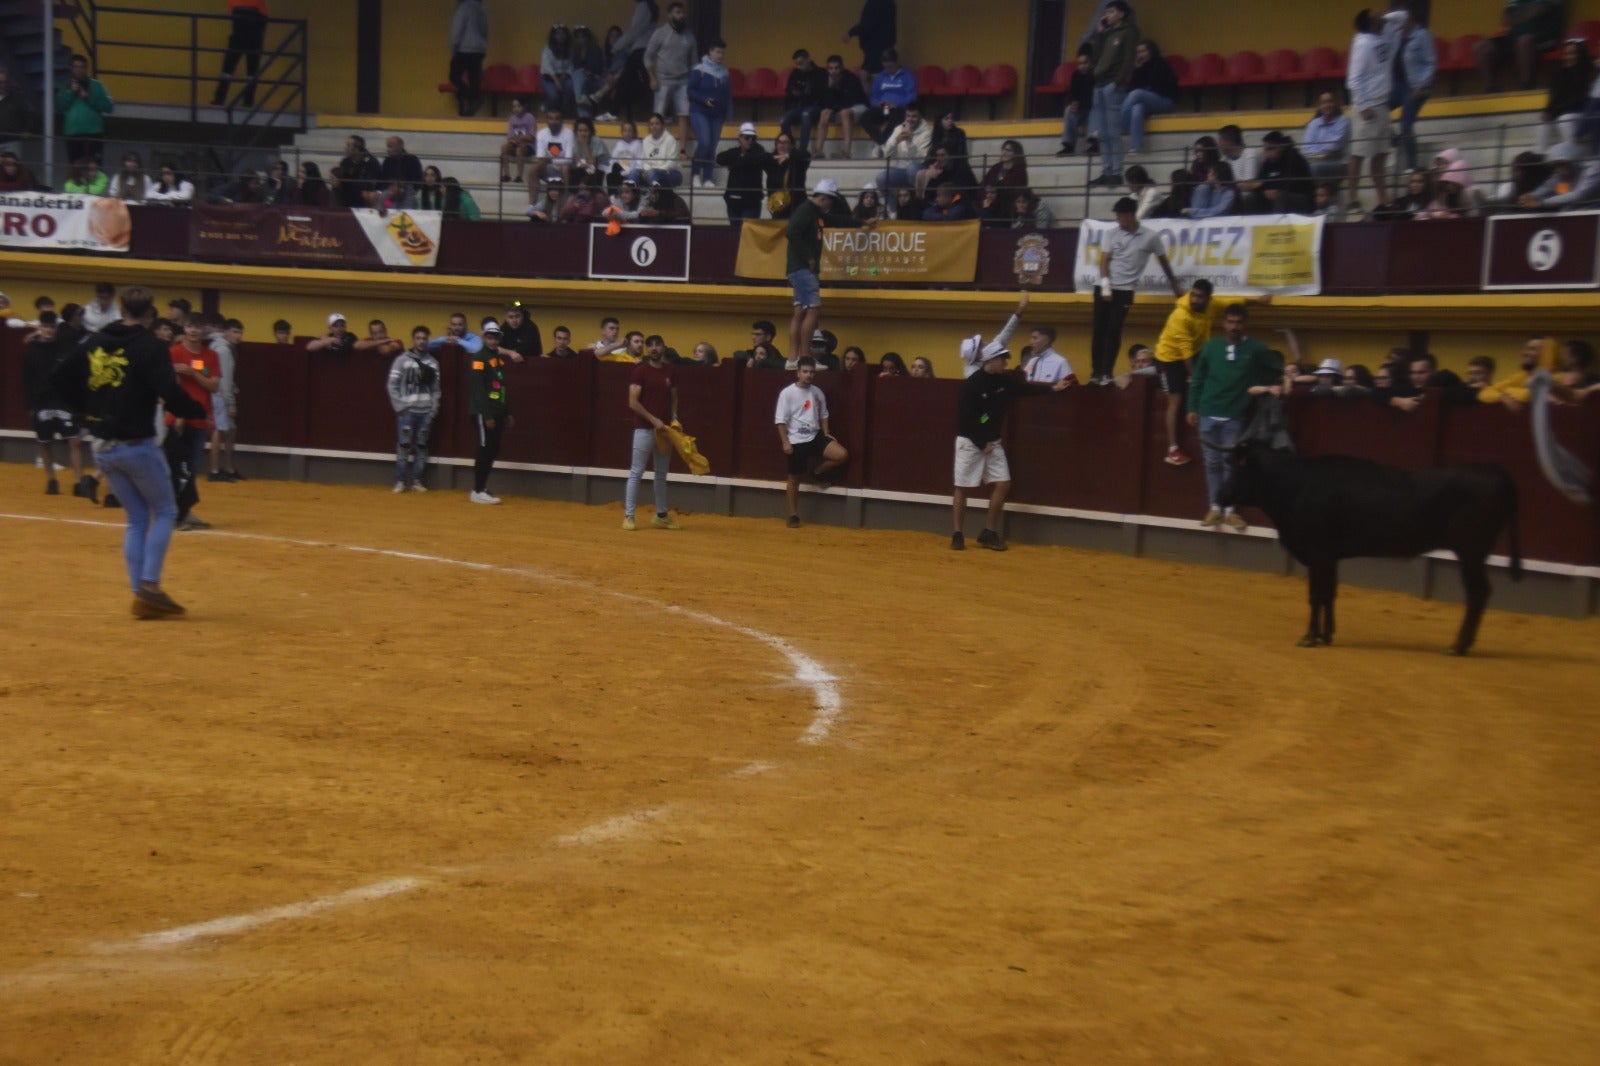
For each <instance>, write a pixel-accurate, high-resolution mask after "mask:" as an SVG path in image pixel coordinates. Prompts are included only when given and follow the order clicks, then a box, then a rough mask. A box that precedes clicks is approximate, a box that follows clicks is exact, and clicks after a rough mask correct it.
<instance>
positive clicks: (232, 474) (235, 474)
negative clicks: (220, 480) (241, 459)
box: [223, 470, 247, 481]
mask: <svg viewBox="0 0 1600 1066" xmlns="http://www.w3.org/2000/svg"><path fill="white" fill-rule="evenodd" d="M223 473H224V474H226V475H227V478H228V480H229V481H245V480H247V479H246V478H245V476H244V475H243V474H241V473H239V471H237V470H225V471H223Z"/></svg>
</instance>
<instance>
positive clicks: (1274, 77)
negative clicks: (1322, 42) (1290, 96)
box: [1261, 48, 1305, 85]
mask: <svg viewBox="0 0 1600 1066" xmlns="http://www.w3.org/2000/svg"><path fill="white" fill-rule="evenodd" d="M1261 65H1262V73H1263V74H1265V75H1266V78H1267V79H1269V80H1271V81H1274V82H1276V83H1278V84H1279V85H1292V84H1294V83H1295V82H1297V81H1303V80H1304V79H1305V72H1304V71H1302V70H1301V69H1300V57H1299V56H1298V55H1296V54H1295V53H1294V52H1293V51H1291V50H1290V49H1288V48H1279V49H1278V50H1276V51H1273V52H1268V53H1267V54H1266V55H1264V56H1262V57H1261Z"/></svg>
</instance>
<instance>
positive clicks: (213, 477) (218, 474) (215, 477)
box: [206, 470, 228, 481]
mask: <svg viewBox="0 0 1600 1066" xmlns="http://www.w3.org/2000/svg"><path fill="white" fill-rule="evenodd" d="M206 480H207V481H226V480H228V475H227V474H224V473H223V472H222V471H220V470H213V471H211V473H209V474H207V475H206Z"/></svg>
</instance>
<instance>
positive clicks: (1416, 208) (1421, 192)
mask: <svg viewBox="0 0 1600 1066" xmlns="http://www.w3.org/2000/svg"><path fill="white" fill-rule="evenodd" d="M1433 199H1434V188H1433V175H1432V174H1429V173H1428V172H1427V171H1426V170H1413V171H1412V172H1411V173H1409V174H1407V175H1406V191H1405V192H1404V193H1402V194H1401V196H1400V198H1399V199H1397V200H1392V201H1390V202H1389V203H1386V204H1379V205H1378V206H1377V207H1375V208H1374V209H1373V211H1372V217H1373V218H1374V219H1390V220H1403V219H1409V218H1420V217H1422V216H1423V215H1424V214H1425V213H1426V212H1427V210H1428V205H1429V204H1431V203H1433Z"/></svg>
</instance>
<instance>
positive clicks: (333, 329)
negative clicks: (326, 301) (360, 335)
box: [306, 311, 356, 352]
mask: <svg viewBox="0 0 1600 1066" xmlns="http://www.w3.org/2000/svg"><path fill="white" fill-rule="evenodd" d="M355 343H356V335H355V334H354V333H351V332H350V331H349V330H348V329H346V328H345V322H344V315H343V314H342V313H341V312H339V311H335V312H334V313H333V314H331V315H329V316H328V331H327V332H326V333H324V334H323V335H322V336H320V337H313V338H311V339H310V340H309V341H307V342H306V351H308V352H324V351H326V352H348V351H349V350H350V349H351V348H353V347H355Z"/></svg>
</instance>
